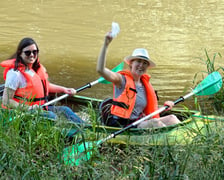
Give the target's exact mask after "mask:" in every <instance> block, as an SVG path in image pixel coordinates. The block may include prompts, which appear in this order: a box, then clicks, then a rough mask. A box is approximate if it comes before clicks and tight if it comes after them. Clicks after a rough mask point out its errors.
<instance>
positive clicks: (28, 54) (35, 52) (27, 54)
mask: <svg viewBox="0 0 224 180" xmlns="http://www.w3.org/2000/svg"><path fill="white" fill-rule="evenodd" d="M23 52H24V54H25V55H26V56H30V55H31V53H33V55H34V56H36V55H37V54H38V52H39V51H38V50H33V51H30V50H28V51H23Z"/></svg>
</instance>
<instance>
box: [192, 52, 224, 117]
mask: <svg viewBox="0 0 224 180" xmlns="http://www.w3.org/2000/svg"><path fill="white" fill-rule="evenodd" d="M198 59H199V60H200V61H201V62H202V63H203V64H204V65H205V66H206V67H205V69H206V70H205V71H201V72H198V73H196V74H195V77H194V81H193V83H196V84H197V79H198V76H202V78H204V76H206V75H208V74H210V73H212V72H214V71H218V72H220V74H221V75H222V77H223V75H224V67H222V66H220V65H217V64H219V63H218V62H217V61H218V60H219V61H220V60H222V55H221V54H220V53H215V54H214V55H213V56H212V57H210V56H209V54H208V52H207V50H206V49H205V58H198ZM216 62H217V63H216ZM223 81H224V80H223ZM198 103H199V104H200V106H201V111H203V113H217V114H220V115H222V114H224V87H223V86H222V87H221V89H220V91H219V92H217V93H215V94H213V95H210V96H208V97H205V96H203V97H199V98H196V103H195V104H198Z"/></svg>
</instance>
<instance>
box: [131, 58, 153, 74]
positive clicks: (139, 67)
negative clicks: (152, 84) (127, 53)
mask: <svg viewBox="0 0 224 180" xmlns="http://www.w3.org/2000/svg"><path fill="white" fill-rule="evenodd" d="M149 65H150V64H149V62H147V61H146V60H142V59H134V60H132V61H131V63H130V68H131V73H132V74H133V75H138V76H141V75H142V74H144V73H145V72H146V70H147V68H148V67H149Z"/></svg>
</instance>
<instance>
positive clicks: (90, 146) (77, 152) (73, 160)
mask: <svg viewBox="0 0 224 180" xmlns="http://www.w3.org/2000/svg"><path fill="white" fill-rule="evenodd" d="M95 147H96V143H92V142H85V143H82V144H80V145H72V146H69V147H66V148H64V150H63V155H62V158H63V160H64V163H65V164H66V165H68V166H79V165H80V164H81V163H82V162H83V161H88V160H89V159H90V158H91V156H92V153H93V151H94V148H95Z"/></svg>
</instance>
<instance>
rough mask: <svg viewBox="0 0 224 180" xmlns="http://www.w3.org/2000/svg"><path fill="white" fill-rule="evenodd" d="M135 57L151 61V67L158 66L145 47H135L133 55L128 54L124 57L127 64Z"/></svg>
mask: <svg viewBox="0 0 224 180" xmlns="http://www.w3.org/2000/svg"><path fill="white" fill-rule="evenodd" d="M134 59H142V60H145V61H147V62H148V63H149V68H151V67H155V66H156V64H155V63H154V62H153V61H152V60H151V59H150V57H149V53H148V51H147V50H146V49H144V48H137V49H135V50H134V51H133V53H132V55H131V56H127V57H125V58H124V61H125V62H126V63H127V64H130V62H131V61H132V60H134Z"/></svg>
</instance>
